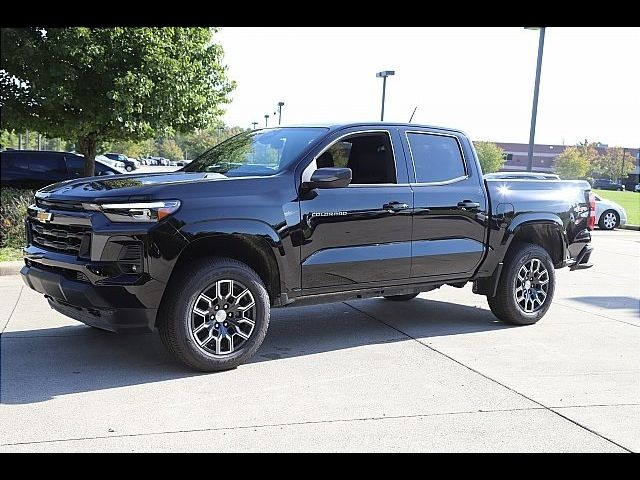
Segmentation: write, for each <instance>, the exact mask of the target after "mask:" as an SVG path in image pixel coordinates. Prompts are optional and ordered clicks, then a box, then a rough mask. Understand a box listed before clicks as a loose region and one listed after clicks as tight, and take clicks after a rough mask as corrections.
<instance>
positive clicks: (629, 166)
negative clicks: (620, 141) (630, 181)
mask: <svg viewBox="0 0 640 480" xmlns="http://www.w3.org/2000/svg"><path fill="white" fill-rule="evenodd" d="M623 157H624V162H623ZM635 166H636V162H635V158H634V157H633V155H631V154H630V153H629V152H625V151H624V149H623V148H622V147H609V148H607V150H606V151H605V153H604V154H602V155H596V156H595V157H593V158H592V159H591V176H593V177H596V178H600V177H606V178H621V179H625V178H627V175H628V174H629V173H631V172H632V171H633V169H634V168H635Z"/></svg>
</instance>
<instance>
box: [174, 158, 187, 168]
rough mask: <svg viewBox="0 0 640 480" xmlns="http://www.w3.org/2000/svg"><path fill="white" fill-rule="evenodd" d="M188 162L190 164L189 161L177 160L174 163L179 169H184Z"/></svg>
mask: <svg viewBox="0 0 640 480" xmlns="http://www.w3.org/2000/svg"><path fill="white" fill-rule="evenodd" d="M189 162H190V160H178V161H177V162H176V164H177V165H178V166H179V167H184V166H185V165H189Z"/></svg>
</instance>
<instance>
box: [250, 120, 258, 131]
mask: <svg viewBox="0 0 640 480" xmlns="http://www.w3.org/2000/svg"><path fill="white" fill-rule="evenodd" d="M257 124H258V122H251V125H253V129H254V130H255V129H256V125H257Z"/></svg>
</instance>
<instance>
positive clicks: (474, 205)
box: [458, 200, 480, 210]
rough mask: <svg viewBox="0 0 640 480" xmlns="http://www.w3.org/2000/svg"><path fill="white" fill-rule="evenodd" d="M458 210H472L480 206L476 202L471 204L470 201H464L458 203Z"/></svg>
mask: <svg viewBox="0 0 640 480" xmlns="http://www.w3.org/2000/svg"><path fill="white" fill-rule="evenodd" d="M458 208H459V209H461V210H463V209H466V208H468V209H472V208H480V204H479V203H478V202H472V201H470V200H464V201H462V202H458Z"/></svg>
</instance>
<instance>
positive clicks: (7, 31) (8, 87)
mask: <svg viewBox="0 0 640 480" xmlns="http://www.w3.org/2000/svg"><path fill="white" fill-rule="evenodd" d="M215 31H216V30H215V29H210V28H191V27H189V28H178V27H175V28H174V27H171V28H149V27H144V28H137V27H136V28H133V27H127V28H120V27H118V28H85V27H81V28H75V27H74V28H47V29H44V28H35V27H34V28H3V29H2V31H1V44H0V52H1V53H0V108H1V109H2V124H3V125H2V126H3V128H7V129H14V130H16V131H25V130H26V129H32V130H37V131H39V132H41V133H43V134H45V135H46V136H48V137H52V138H54V137H60V138H63V139H69V140H73V141H75V148H76V150H77V151H78V152H80V153H83V154H84V156H85V160H86V161H85V174H87V175H89V174H92V172H93V170H94V159H95V155H96V152H97V150H98V147H99V145H100V144H101V142H104V141H107V140H140V139H144V138H150V137H153V136H154V135H166V134H172V133H173V132H174V131H178V132H187V131H191V130H193V129H196V128H204V127H206V126H208V125H210V124H211V123H212V122H213V121H214V120H215V119H216V118H217V117H218V116H219V115H220V114H221V113H222V110H221V105H223V104H225V103H227V102H228V94H229V93H230V92H231V90H232V89H233V88H234V86H235V83H234V82H232V81H229V80H228V79H227V75H226V67H225V66H224V65H222V63H221V62H222V59H223V51H222V47H221V46H220V45H218V44H216V43H215V42H213V41H212V36H213V33H214V32H215Z"/></svg>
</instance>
